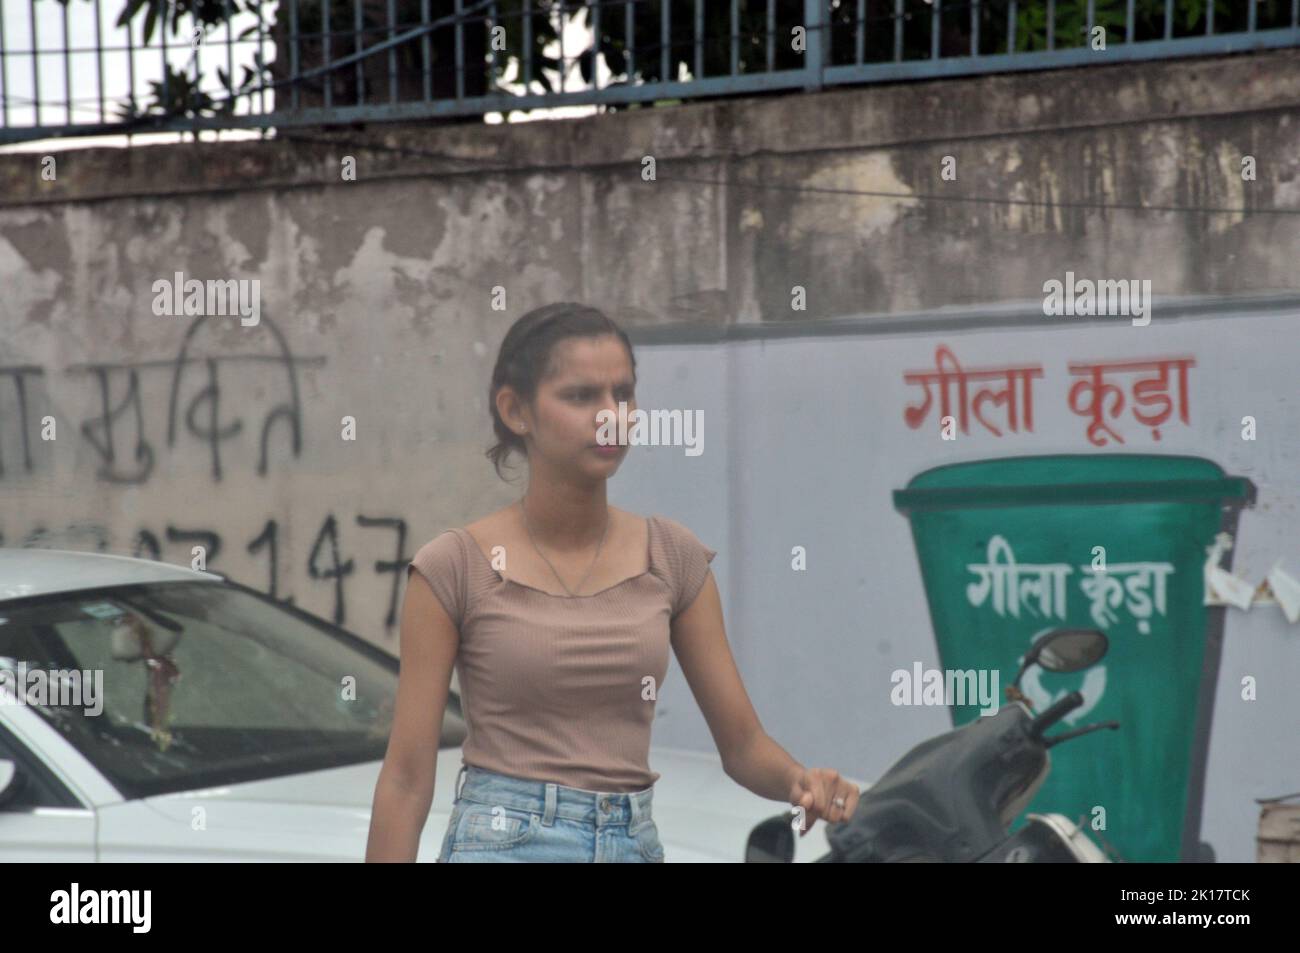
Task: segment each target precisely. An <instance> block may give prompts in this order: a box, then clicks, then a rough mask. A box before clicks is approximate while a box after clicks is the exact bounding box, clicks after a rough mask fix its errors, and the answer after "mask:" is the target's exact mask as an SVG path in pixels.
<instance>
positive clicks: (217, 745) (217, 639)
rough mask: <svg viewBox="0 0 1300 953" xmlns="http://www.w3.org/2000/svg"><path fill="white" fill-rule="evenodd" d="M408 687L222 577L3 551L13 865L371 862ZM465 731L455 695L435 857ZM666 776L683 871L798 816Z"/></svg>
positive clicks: (701, 768) (386, 658)
mask: <svg viewBox="0 0 1300 953" xmlns="http://www.w3.org/2000/svg"><path fill="white" fill-rule="evenodd" d="M74 672H76V673H86V674H85V675H81V674H76V675H74V674H72V673H74ZM96 672H98V673H100V674H99V675H96V674H95V673H96ZM97 682H98V684H97ZM396 693H397V661H396V660H395V659H394V658H393V657H392V656H391V655H389V654H388V653H386V652H384V651H382V650H381V649H379V648H377V647H375V646H372V645H371V644H370V643H368V642H366V641H365V640H364V639H361V638H359V637H357V636H355V635H352V634H351V633H349V632H346V631H345V630H343V629H340V628H339V627H337V626H335V625H332V624H330V623H329V622H326V621H324V620H322V619H319V618H317V617H315V616H312V615H309V614H308V613H305V612H303V611H302V610H300V609H297V608H295V607H293V606H290V605H286V604H284V603H281V602H278V601H276V600H274V599H271V598H269V597H267V596H265V595H263V594H262V593H259V592H257V591H255V590H252V589H249V588H247V587H245V586H242V585H239V584H238V583H234V582H231V581H229V580H225V579H223V578H222V577H221V576H219V575H216V574H212V573H207V572H196V571H192V570H189V569H186V568H182V567H179V566H172V565H168V564H166V563H160V562H154V561H150V560H143V559H130V558H126V557H121V556H108V555H100V554H93V553H81V552H64V551H55V550H42V549H4V548H0V862H7V861H38V862H39V861H44V862H58V861H227V860H228V861H360V860H362V859H363V858H364V856H365V847H366V838H367V834H368V831H369V825H370V806H371V803H372V800H373V797H374V791H375V782H376V779H377V778H378V775H379V769H380V766H381V764H382V761H383V757H384V751H385V748H386V746H387V740H388V734H389V729H390V727H391V723H392V711H393V702H394V699H395V697H396ZM464 737H465V725H464V722H463V721H462V720H461V717H460V702H459V698H457V697H456V696H455V694H454V693H453V695H452V697H451V701H450V703H449V705H448V710H447V712H446V715H445V718H444V721H443V735H442V739H441V747H440V750H439V752H438V768H437V783H436V786H435V794H434V800H433V807H432V809H431V810H430V813H429V819H428V822H427V823H426V825H425V827H424V832H423V834H422V836H421V841H420V851H419V859H420V860H421V861H424V862H432V861H433V860H434V859H435V858H436V857H437V855H438V851H439V848H440V846H441V843H442V837H443V833H444V831H445V829H446V823H447V818H448V816H449V814H450V810H451V806H452V797H453V790H452V788H453V786H454V784H455V781H456V775H457V772H458V770H459V768H460V765H461V749H460V745H461V743H462V741H463V740H464ZM650 763H651V765H652V766H653V768H654V770H656V771H658V772H660V774H661V778H660V780H659V781H658V782H657V783H656V785H655V798H654V814H655V821H656V824H657V826H658V829H659V834H660V838H661V840H662V841H663V843H664V852H665V859H666V860H667V861H669V862H673V861H676V862H681V861H688V862H689V861H696V862H699V861H731V862H739V861H742V860H743V859H744V857H745V847H746V840H747V838H748V836H749V833H750V831H751V829H752V828H753V827H754V826H755V825H756V824H758V823H759V822H760V821H763V820H765V819H768V818H771V817H772V816H774V815H780V814H783V813H786V812H788V810H789V808H788V805H782V804H781V803H779V802H776V801H768V800H764V799H763V798H760V797H758V796H756V795H754V794H752V793H751V792H749V791H747V790H746V789H744V788H742V787H741V786H740V785H738V784H737V783H736V782H735V781H733V780H731V779H730V778H728V777H727V776H726V774H725V773H724V772H723V770H722V766H721V763H720V761H719V759H718V758H717V756H716V755H715V754H702V753H699V752H692V751H679V750H673V749H665V748H658V747H656V748H653V749H652V750H651V755H650ZM859 786H860V787H861V786H862V785H859ZM825 831H826V825H825V823H817V824H815V825H813V828H812V830H810V831H809V832H808V833H807V834H806V835H805V836H804V837H799V838H796V841H797V847H796V850H797V852H796V856H795V859H796V861H810V860H815V859H816V858H817V857H819V856H821V855H823V854H824V853H826V851H827V850H828V845H827V841H826V834H825Z"/></svg>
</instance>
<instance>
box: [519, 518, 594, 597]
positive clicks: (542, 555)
mask: <svg viewBox="0 0 1300 953" xmlns="http://www.w3.org/2000/svg"><path fill="white" fill-rule="evenodd" d="M519 512H520V513H522V514H523V517H524V530H525V531H526V532H527V533H528V541H529V542H530V543H532V544H533V549H535V550H537V555H539V556H541V557H542V559H543V561H545V563H546V565H547V566H550V567H551V572H552V573H554V574H555V578H556V579H559V580H560V585H561V586H564V591H565V592H567V593H568V594H569V597H570V598H573V597H574V595H575V594H574V591H573V589H570V588H569V587H568V586H566V585H565V584H564V579H562V578H561V577H560V574H559V573H558V572H556V569H555V567H554V566H551V561H550V560H549V559H547V558H546V553H544V552H542V550H541V547H539V546H538V545H537V540H535V539H533V531H532V528H531V527H529V525H528V511H527V510H526V509H524V501H523V500H520V501H519ZM609 524H610V518H609V507H605V530H604V532H603V533H601V534H600V542H599V543H597V544H596V555H594V556H592V557H591V565H590V566H588V567H587V571H586V572H585V573H584V574H583V576H582V578H581V579H580V580H578V585H577V586H575V587H574V588H575V589H581V588H582V584H583V583H584V582H586V581H587V577H588V576H590V575H591V571H592V570H593V569H595V568H596V560H598V559H599V558H600V550H601V547H603V546H604V545H605V537H606V536H608V535H609Z"/></svg>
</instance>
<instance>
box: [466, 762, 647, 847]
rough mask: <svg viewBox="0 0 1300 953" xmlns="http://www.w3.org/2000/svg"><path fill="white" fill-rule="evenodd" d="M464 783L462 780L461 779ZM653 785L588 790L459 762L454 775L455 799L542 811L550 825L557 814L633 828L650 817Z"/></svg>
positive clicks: (574, 818) (600, 824)
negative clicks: (457, 769)
mask: <svg viewBox="0 0 1300 953" xmlns="http://www.w3.org/2000/svg"><path fill="white" fill-rule="evenodd" d="M462 778H463V779H464V783H463V784H462V783H461V779H462ZM653 794H654V788H653V787H649V788H645V789H644V790H642V791H588V790H586V789H585V788H573V787H568V786H566V785H563V784H555V783H553V782H550V781H534V780H531V779H529V778H516V777H511V776H510V775H506V774H500V773H498V772H496V771H488V770H487V769H486V768H479V767H476V766H475V765H472V764H462V765H461V768H460V772H459V773H458V774H457V775H456V800H458V801H459V800H461V799H462V798H464V799H465V800H469V801H476V802H478V803H481V804H492V805H500V806H501V807H510V808H514V809H515V810H520V811H530V812H534V813H537V814H541V815H542V823H543V824H546V825H547V826H549V825H550V824H551V822H552V821H553V820H554V819H555V818H557V817H563V818H566V819H568V820H574V821H584V822H586V823H589V824H591V825H593V826H595V827H605V826H607V825H621V824H626V825H627V826H628V828H629V829H630V830H633V831H635V830H636V829H638V828H639V827H640V826H642V825H644V824H647V823H649V822H650V819H651V801H652V798H653Z"/></svg>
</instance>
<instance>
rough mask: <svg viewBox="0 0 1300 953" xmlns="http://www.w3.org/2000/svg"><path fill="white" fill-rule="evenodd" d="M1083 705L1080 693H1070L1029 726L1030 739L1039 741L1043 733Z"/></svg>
mask: <svg viewBox="0 0 1300 953" xmlns="http://www.w3.org/2000/svg"><path fill="white" fill-rule="evenodd" d="M1082 704H1083V696H1082V695H1081V694H1079V693H1078V692H1070V694H1068V695H1066V696H1065V697H1064V698H1062V699H1061V700H1060V701H1058V702H1057V703H1056V704H1055V705H1053V706H1052V707H1051V708H1048V709H1046V710H1045V711H1043V713H1042V714H1040V715H1038V716H1037V717H1036V718H1035V719H1034V720H1033V721H1032V722H1030V724H1029V737H1031V738H1033V739H1034V740H1036V741H1038V740H1041V739H1042V737H1043V732H1044V731H1046V730H1047V729H1048V728H1050V727H1052V725H1054V724H1056V723H1057V722H1058V721H1060V720H1061V719H1062V718H1064V717H1065V716H1066V715H1068V714H1069V713H1070V712H1072V711H1074V709H1076V708H1078V707H1079V706H1080V705H1082Z"/></svg>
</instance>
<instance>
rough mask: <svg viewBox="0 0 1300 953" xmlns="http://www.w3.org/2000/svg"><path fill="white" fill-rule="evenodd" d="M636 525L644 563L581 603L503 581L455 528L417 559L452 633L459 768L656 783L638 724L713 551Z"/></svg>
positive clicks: (672, 523) (590, 783)
mask: <svg viewBox="0 0 1300 953" xmlns="http://www.w3.org/2000/svg"><path fill="white" fill-rule="evenodd" d="M648 523H649V538H650V543H649V549H650V552H649V568H648V569H647V570H646V571H645V572H643V573H641V574H639V575H637V576H632V577H630V578H628V579H624V580H623V581H621V582H618V583H615V584H614V585H612V586H609V587H607V588H605V589H602V590H601V591H599V592H596V593H592V594H591V595H579V596H562V595H555V594H553V593H549V592H543V591H542V590H540V589H535V588H533V587H532V586H529V585H527V584H526V583H521V582H516V581H514V580H513V579H507V578H506V577H505V576H504V575H502V574H501V573H499V572H497V571H496V570H495V569H493V568H492V564H491V562H489V561H488V558H487V556H486V555H484V553H483V551H482V550H481V549H479V547H478V543H476V542H475V541H474V537H473V536H471V535H470V533H469V531H468V530H466V529H464V528H457V529H450V530H447V531H445V532H443V533H441V534H440V535H438V536H436V537H434V538H433V539H432V540H430V541H429V542H427V543H425V544H424V545H423V546H422V547H420V549H419V551H418V552H416V554H415V558H414V559H413V560H411V562H410V563H409V564H408V566H407V575H408V579H409V575H410V570H411V569H415V570H417V571H418V572H419V573H420V575H422V576H423V577H424V578H425V580H427V581H428V583H429V586H430V588H431V589H432V590H433V592H434V595H436V596H437V597H438V600H439V601H440V602H441V603H442V605H443V608H445V609H446V610H447V615H448V616H450V617H451V620H452V621H453V622H454V623H455V624H456V626H457V628H458V630H459V631H460V648H459V651H458V652H457V655H456V671H457V673H458V674H459V681H460V697H461V705H462V708H463V711H464V714H465V721H466V724H467V729H468V734H467V737H466V740H465V744H464V748H463V749H462V753H463V757H464V761H465V763H466V764H470V765H476V766H478V767H480V768H486V769H487V770H489V771H497V772H500V773H502V774H508V775H512V776H514V777H520V778H530V779H534V780H539V781H552V782H555V783H556V784H563V785H568V786H569V787H576V788H583V789H585V790H589V791H606V792H622V791H638V790H641V789H643V788H647V787H650V786H651V785H652V784H654V782H655V781H657V780H658V779H659V774H658V773H657V772H654V771H651V770H650V764H649V753H650V725H651V722H652V721H653V720H654V710H655V699H656V698H657V697H658V693H659V691H660V690H661V689H662V686H663V680H664V674H665V673H666V672H667V670H668V650H669V624H670V622H671V621H672V619H673V618H675V617H676V616H677V614H678V613H679V612H681V611H683V610H684V609H686V608H689V607H690V605H691V603H692V602H693V601H694V600H695V597H696V596H697V595H698V594H699V591H700V589H701V588H702V587H703V585H704V580H705V578H706V577H707V576H708V573H709V563H710V562H711V561H712V559H713V557H714V556H716V555H717V553H716V551H714V550H712V549H709V548H708V547H707V546H705V545H704V544H703V543H701V542H700V541H699V539H697V538H696V536H695V534H694V533H692V532H691V531H690V530H689V529H687V528H686V527H685V526H683V525H682V524H681V523H679V522H677V521H676V520H672V519H668V518H667V517H662V516H651V517H649V518H648ZM651 679H653V681H650V680H651Z"/></svg>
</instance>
